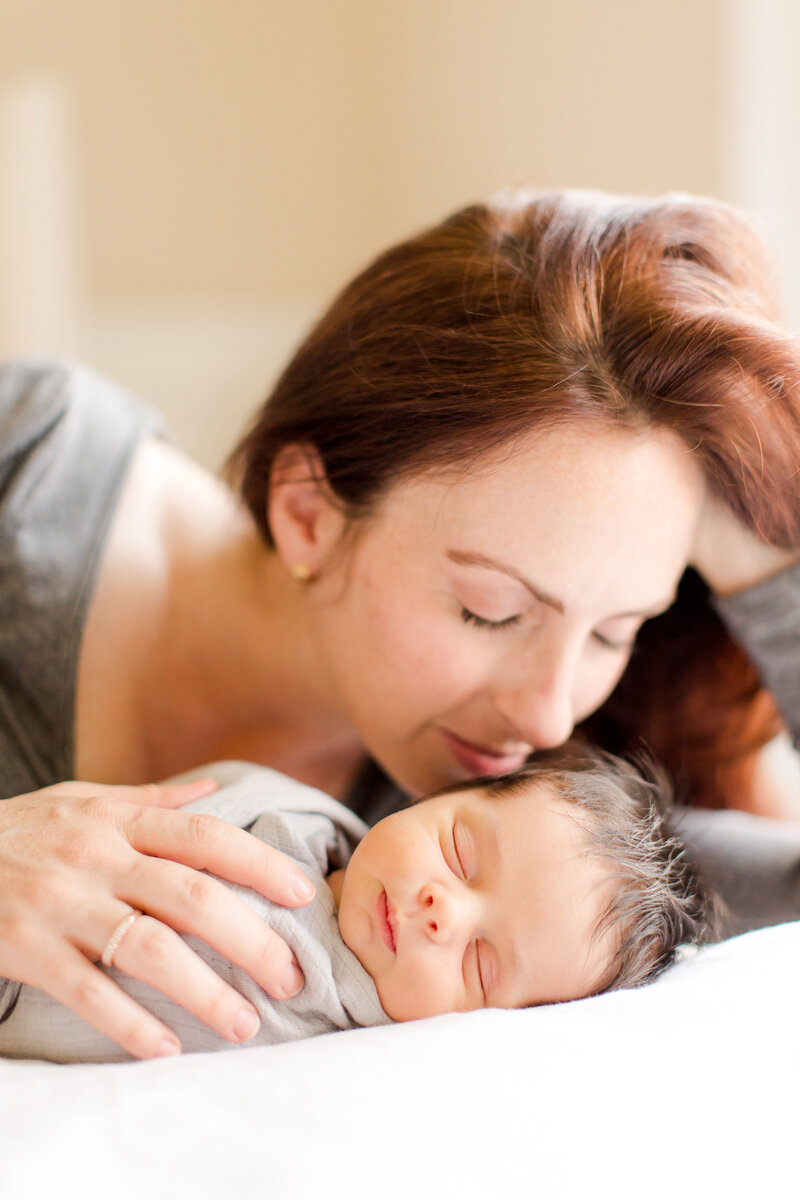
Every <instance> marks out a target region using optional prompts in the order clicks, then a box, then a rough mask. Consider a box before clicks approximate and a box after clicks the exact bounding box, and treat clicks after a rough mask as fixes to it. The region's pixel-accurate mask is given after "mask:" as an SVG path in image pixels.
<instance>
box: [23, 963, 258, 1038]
mask: <svg viewBox="0 0 800 1200" xmlns="http://www.w3.org/2000/svg"><path fill="white" fill-rule="evenodd" d="M45 958H46V961H47V972H46V978H45V979H42V981H41V982H40V983H39V986H40V987H42V988H43V989H44V990H45V991H47V993H48V995H50V996H52V997H53V999H54V1000H58V1001H59V1002H60V1003H61V1004H63V1005H65V1006H66V1007H67V1008H69V1009H71V1010H72V1011H73V1012H75V1013H77V1014H78V1016H79V1017H82V1018H83V1020H84V1021H86V1022H87V1023H88V1024H89V1025H92V1026H93V1027H94V1028H95V1029H97V1030H99V1031H100V1033H103V1034H105V1036H106V1037H108V1038H110V1039H111V1041H112V1042H116V1044H117V1045H118V1046H121V1047H122V1049H123V1050H127V1052H128V1054H132V1055H133V1057H134V1058H159V1057H164V1056H167V1055H172V1054H180V1051H181V1046H180V1042H179V1041H178V1039H177V1037H176V1036H175V1034H174V1033H173V1032H172V1030H171V1029H168V1028H167V1026H166V1025H163V1024H162V1023H161V1021H159V1020H158V1018H157V1017H154V1016H153V1014H152V1013H149V1012H148V1011H147V1010H146V1009H144V1008H142V1006H141V1005H140V1004H137V1003H136V1001H135V1000H133V999H132V998H131V997H130V996H128V995H127V994H126V993H125V992H123V990H122V988H120V987H117V985H116V984H115V983H114V982H113V980H111V979H109V978H108V976H107V975H105V974H104V973H103V972H102V971H100V970H98V968H97V967H95V966H94V965H93V964H92V963H91V962H90V960H89V959H88V958H86V957H85V956H84V955H83V954H81V953H80V951H79V950H76V949H75V947H74V946H71V945H70V944H69V943H68V942H63V941H61V942H58V943H55V944H53V945H52V946H48V947H47V950H46V954H45ZM240 999H241V997H240Z"/></svg>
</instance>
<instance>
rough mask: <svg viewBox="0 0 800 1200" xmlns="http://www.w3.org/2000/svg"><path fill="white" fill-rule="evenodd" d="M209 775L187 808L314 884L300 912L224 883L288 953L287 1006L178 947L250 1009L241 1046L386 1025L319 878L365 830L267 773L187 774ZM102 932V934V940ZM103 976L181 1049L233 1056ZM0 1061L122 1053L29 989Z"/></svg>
mask: <svg viewBox="0 0 800 1200" xmlns="http://www.w3.org/2000/svg"><path fill="white" fill-rule="evenodd" d="M205 774H211V775H213V776H214V777H215V778H217V779H218V780H219V782H220V783H221V784H223V785H224V786H222V787H221V788H220V790H219V791H218V792H216V793H215V794H214V795H212V796H209V797H207V798H206V799H204V800H201V801H197V802H196V803H194V804H190V805H188V806H187V809H188V811H191V812H206V813H212V814H214V815H216V816H219V817H222V818H223V819H224V820H226V821H230V822H232V823H233V824H235V825H239V826H240V827H241V828H243V829H248V830H249V831H250V832H251V833H252V834H253V835H254V836H255V837H257V838H260V839H261V840H262V841H265V842H268V843H269V844H270V845H272V846H275V847H276V848H277V849H278V850H281V851H282V852H283V853H284V854H287V855H289V857H290V858H292V859H294V861H295V862H296V863H297V864H298V866H300V867H301V868H302V870H303V871H304V872H305V873H306V874H307V875H308V876H309V878H310V879H311V880H312V882H313V883H314V885H315V887H316V897H315V899H314V900H313V901H312V902H311V904H309V905H307V906H306V907H305V908H298V909H290V908H281V907H280V906H279V905H277V904H272V903H271V902H270V901H269V900H266V899H265V898H264V897H263V896H260V895H259V894H258V893H257V892H253V891H250V890H249V889H247V888H242V887H239V886H235V885H233V884H228V885H227V886H228V887H230V888H231V889H232V890H233V891H235V892H236V893H237V894H238V895H239V896H241V897H242V898H243V899H244V900H245V901H246V902H247V904H249V905H250V907H251V908H252V909H253V910H254V911H255V912H257V913H258V915H259V916H261V917H263V919H264V920H265V921H266V922H267V923H268V924H269V925H270V926H271V927H272V928H273V929H274V930H275V932H276V933H278V934H279V935H280V936H281V937H282V938H284V939H285V940H286V941H287V942H288V944H289V945H290V946H291V948H292V950H293V951H294V953H295V955H296V957H297V961H298V962H299V964H300V968H301V970H302V971H303V974H304V976H305V985H304V987H303V989H302V990H301V992H300V993H299V995H297V996H296V997H295V998H294V999H293V1000H280V1001H278V1000H272V999H270V997H269V996H267V994H266V993H265V992H264V991H262V989H261V988H260V987H259V986H258V984H256V983H255V982H254V980H253V979H251V977H250V976H249V975H248V974H247V972H246V971H244V970H243V969H242V968H241V967H237V966H236V965H234V964H233V963H231V962H229V960H228V959H226V958H225V957H224V956H223V955H222V954H220V953H219V952H218V951H217V950H214V949H213V948H212V947H210V946H208V945H207V944H206V943H205V942H203V941H201V940H200V939H199V938H196V937H193V936H191V935H187V936H186V937H185V941H186V942H188V944H189V945H190V946H191V947H192V949H193V950H195V951H196V952H197V954H198V955H199V956H200V957H201V958H202V959H203V960H204V961H205V962H207V963H208V964H209V965H210V966H211V967H212V968H213V969H214V970H215V971H216V972H217V973H218V974H219V975H220V976H222V978H223V979H225V980H226V982H228V983H229V984H230V985H231V986H232V987H234V988H236V990H237V991H239V992H241V994H242V995H243V996H246V997H247V999H248V1000H249V1001H250V1002H251V1004H253V1006H254V1007H255V1009H256V1010H257V1012H258V1014H259V1017H260V1019H261V1028H260V1029H259V1031H258V1033H257V1034H256V1035H255V1037H254V1038H252V1039H251V1040H250V1041H249V1042H246V1043H242V1047H241V1048H243V1047H245V1046H249V1047H252V1046H263V1045H273V1044H276V1043H279V1042H289V1041H295V1040H296V1039H298V1038H304V1037H311V1036H313V1035H315V1034H320V1033H332V1032H335V1031H336V1030H342V1029H354V1028H359V1027H362V1026H368V1025H386V1024H391V1021H390V1018H389V1017H388V1016H387V1015H386V1013H385V1012H384V1011H383V1009H382V1008H381V1005H380V1001H379V999H378V993H377V990H376V988H375V984H374V983H373V981H372V979H371V977H370V976H369V975H368V974H367V972H366V971H365V970H364V968H363V967H362V966H361V964H360V962H359V961H358V959H357V958H356V957H355V955H354V954H352V953H351V951H350V950H348V948H347V946H346V945H345V944H344V942H343V941H342V938H341V934H340V933H339V926H338V923H337V919H336V906H335V904H334V901H333V894H332V892H331V890H330V888H329V887H328V885H327V883H326V882H325V876H326V875H327V874H328V873H329V872H330V871H332V870H335V869H337V868H338V867H343V866H345V865H346V863H347V862H348V860H349V858H350V855H351V854H352V851H353V848H354V846H355V845H356V844H357V843H358V842H359V841H360V839H361V837H362V836H363V835H364V833H365V832H366V829H367V826H366V825H365V824H364V823H363V822H362V821H361V820H360V819H359V818H358V817H356V816H355V814H354V813H352V812H351V811H350V810H349V809H347V808H345V807H344V805H342V804H339V803H338V802H337V801H335V800H332V799H331V798H330V797H329V796H326V795H324V793H322V792H318V791H316V790H315V789H314V788H309V787H306V786H305V785H304V784H300V783H297V782H296V781H295V780H293V779H289V778H287V777H286V776H285V775H281V774H279V773H278V772H277V771H272V770H269V769H268V768H266V767H252V766H250V765H249V764H245V763H223V764H216V765H214V766H211V767H207V768H204V769H202V770H201V771H198V772H192V775H191V776H184V777H183V778H191V777H192V776H199V775H205ZM110 934H111V930H109V936H110ZM107 974H108V975H110V977H111V978H112V979H113V980H114V981H115V982H116V983H117V984H118V985H119V986H120V987H121V988H122V989H123V990H124V991H126V992H127V993H128V994H129V995H131V996H133V998H134V999H135V1000H137V1001H138V1002H139V1003H140V1004H142V1005H143V1007H145V1008H147V1009H149V1011H151V1012H153V1013H154V1014H155V1015H156V1016H157V1017H159V1019H160V1020H162V1021H163V1022H164V1024H165V1025H167V1026H168V1027H169V1028H170V1029H172V1030H174V1032H175V1033H176V1034H177V1035H178V1038H179V1040H180V1042H181V1046H182V1047H183V1050H184V1051H185V1052H192V1051H211V1050H229V1049H238V1048H240V1047H239V1046H236V1045H234V1044H233V1043H231V1042H228V1041H226V1040H225V1038H223V1037H221V1036H220V1035H219V1034H216V1033H214V1032H213V1031H212V1030H210V1029H209V1028H208V1027H207V1026H206V1025H204V1024H203V1023H202V1022H201V1021H200V1020H199V1019H198V1018H197V1017H195V1016H193V1015H192V1014H191V1013H188V1012H186V1011H185V1009H183V1008H181V1007H180V1006H179V1005H178V1004H176V1003H175V1002H174V1001H173V1000H170V999H169V998H168V997H166V996H164V995H163V994H162V993H160V992H157V991H156V990H155V989H154V988H151V987H150V986H149V985H148V984H145V983H141V982H140V981H139V980H136V979H131V978H130V977H129V976H126V975H124V974H122V973H121V972H120V971H117V970H116V969H115V968H114V967H111V968H109V969H108V971H107ZM0 1054H4V1055H9V1056H13V1057H24V1058H44V1059H49V1060H51V1061H53V1062H117V1061H123V1060H125V1059H127V1058H129V1056H128V1055H127V1054H126V1053H125V1052H124V1051H123V1050H121V1049H120V1048H119V1046H117V1045H115V1044H114V1042H112V1041H110V1040H109V1039H108V1038H106V1037H105V1036H104V1035H103V1034H101V1033H98V1032H97V1031H96V1030H95V1029H93V1028H92V1027H91V1026H90V1025H88V1024H87V1023H86V1022H85V1021H83V1020H82V1019H81V1018H80V1017H78V1016H76V1015H75V1013H73V1012H71V1011H70V1010H69V1009H68V1008H65V1007H64V1006H63V1005H61V1004H59V1003H58V1002H57V1001H55V1000H53V999H52V998H51V997H50V996H48V995H46V993H44V992H42V991H40V990H39V989H37V988H33V987H29V986H23V987H22V989H21V991H20V994H19V997H18V999H17V1003H16V1005H15V1007H14V1009H13V1011H12V1013H11V1014H10V1016H9V1017H8V1019H7V1020H6V1021H4V1022H2V1023H0Z"/></svg>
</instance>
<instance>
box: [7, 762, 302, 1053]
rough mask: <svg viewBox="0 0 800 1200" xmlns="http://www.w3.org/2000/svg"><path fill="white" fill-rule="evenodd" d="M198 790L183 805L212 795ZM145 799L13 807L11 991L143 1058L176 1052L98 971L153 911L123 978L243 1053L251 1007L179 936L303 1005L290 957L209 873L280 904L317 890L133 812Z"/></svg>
mask: <svg viewBox="0 0 800 1200" xmlns="http://www.w3.org/2000/svg"><path fill="white" fill-rule="evenodd" d="M187 786H188V790H189V794H188V795H187V794H186V788H181V789H180V790H181V791H182V793H183V794H182V800H183V802H186V801H187V800H188V799H189V798H190V796H191V798H197V791H196V789H197V788H198V787H199V788H201V789H203V788H207V787H209V784H208V783H206V782H204V781H199V783H193V784H191V785H187ZM211 786H212V787H213V786H214V785H213V784H212V785H211ZM193 788H194V789H195V791H194V792H192V789H193ZM169 790H170V789H167V791H169ZM173 794H174V793H173ZM121 795H124V796H125V797H126V799H127V800H128V802H124V801H122V800H121V799H119V798H117V797H119V796H121ZM141 798H142V793H141V791H140V790H139V789H116V788H113V789H105V788H101V787H98V786H97V785H93V784H77V783H73V784H65V785H61V786H56V787H51V788H43V789H41V791H39V792H32V793H29V794H28V795H26V796H17V797H12V798H9V799H7V800H4V801H2V803H0V880H2V886H1V887H0V977H5V978H8V979H13V980H18V981H20V982H22V983H28V984H32V985H34V986H36V987H39V988H41V989H42V990H43V991H45V992H47V993H49V994H50V995H51V996H54V997H55V998H56V999H58V1000H60V1001H61V1002H62V1003H64V1004H66V1005H67V1006H68V1007H69V1008H71V1009H73V1010H74V1011H76V1012H78V1013H79V1014H80V1015H81V1016H82V1017H83V1018H84V1019H85V1020H86V1021H88V1022H89V1023H90V1024H91V1025H93V1026H95V1028H97V1029H99V1030H101V1031H102V1032H103V1033H105V1034H107V1035H108V1036H109V1037H110V1038H112V1039H113V1040H114V1041H116V1042H118V1043H119V1044H120V1045H122V1046H123V1047H124V1048H125V1049H126V1050H128V1051H129V1052H130V1053H131V1054H133V1055H136V1056H137V1057H140V1058H147V1057H151V1056H153V1055H156V1054H159V1053H167V1052H176V1050H177V1043H176V1040H175V1037H174V1035H173V1034H171V1033H170V1031H169V1030H167V1029H166V1028H165V1026H164V1025H162V1023H161V1022H160V1021H158V1020H157V1018H155V1017H154V1016H152V1014H149V1013H147V1012H145V1010H144V1009H142V1008H141V1007H140V1006H139V1005H138V1004H136V1002H135V1001H134V1000H133V999H132V998H131V997H130V996H128V995H127V994H125V993H124V992H123V990H122V989H121V988H119V987H118V986H117V985H116V984H115V983H114V982H113V981H112V980H110V979H108V978H107V977H106V976H105V975H104V974H103V972H102V971H101V970H99V969H98V967H96V966H95V965H94V962H95V961H96V960H97V959H98V958H99V957H100V955H101V954H102V952H103V949H104V947H105V946H106V945H107V944H108V941H109V939H110V938H111V937H112V934H113V932H114V929H115V928H117V926H118V924H119V922H120V920H121V919H122V918H123V917H124V916H125V914H126V912H127V911H128V910H129V908H130V907H133V908H137V909H142V910H145V912H149V913H151V914H155V915H154V916H148V917H147V918H145V917H140V918H138V919H137V920H136V922H134V924H133V925H132V926H131V927H130V928H128V929H127V930H126V931H125V934H124V937H123V938H122V939H121V941H120V944H119V946H118V947H117V948H116V951H115V962H116V963H117V965H122V966H123V969H125V966H124V964H126V963H127V967H128V969H129V970H130V973H131V974H134V975H136V977H137V978H139V979H141V980H144V981H145V982H149V983H151V984H152V985H153V986H154V987H159V985H160V984H161V985H163V986H164V987H166V989H167V992H168V994H169V995H170V996H171V997H172V998H173V999H174V1000H175V1001H176V1002H177V1003H178V1004H180V1005H182V1006H184V1007H186V1008H188V1009H190V1010H191V1011H192V1012H194V1013H196V1015H198V1016H199V1017H200V1019H202V1020H206V1021H208V1022H209V1023H210V1024H211V1025H212V1027H213V1028H214V1029H216V1030H217V1031H218V1032H220V1033H221V1034H222V1035H223V1036H225V1037H227V1038H230V1039H231V1040H242V1039H243V1038H244V1037H246V1036H249V1033H248V1030H249V1025H252V1024H253V1021H252V1014H251V1013H249V1012H248V1004H247V1001H245V1000H244V999H243V998H242V997H241V996H240V995H239V994H238V993H237V992H236V991H235V990H234V989H233V988H231V987H229V985H228V984H227V983H224V982H221V981H219V980H218V978H217V977H216V976H215V974H214V973H213V972H210V973H209V970H210V969H208V968H206V967H205V966H204V964H203V963H202V962H201V960H200V959H199V958H197V956H196V955H195V954H194V951H193V950H191V949H190V947H188V946H187V945H186V944H185V943H184V942H182V941H181V940H180V938H179V937H178V935H177V933H175V932H173V931H172V929H174V928H175V927H177V928H178V929H184V928H185V929H186V930H188V931H191V932H193V933H196V934H197V936H198V937H200V938H202V939H203V940H204V941H206V942H210V943H212V944H213V945H214V946H216V947H217V949H218V950H219V951H220V953H222V954H223V955H225V956H226V957H227V958H230V959H232V960H233V961H235V962H238V963H240V964H241V965H242V966H243V967H244V968H245V969H246V970H247V971H248V972H249V973H250V974H251V975H252V976H253V977H254V978H255V979H256V980H257V981H258V982H259V983H260V984H261V986H262V987H264V989H265V990H266V991H268V992H270V993H271V994H272V995H273V996H275V997H280V998H282V997H286V996H289V995H294V994H295V993H296V992H297V991H298V990H299V987H300V986H301V984H302V979H301V977H300V975H299V972H298V970H297V967H296V965H295V963H294V960H293V958H292V955H291V951H290V950H289V948H288V947H287V946H286V945H285V943H284V942H283V941H282V940H281V939H280V938H279V937H277V935H276V934H275V933H274V932H273V931H272V930H270V929H269V928H268V927H267V926H266V924H265V923H264V922H263V921H261V920H260V919H259V918H258V917H257V916H256V915H255V913H254V912H253V911H252V909H250V908H249V907H248V906H247V904H246V903H245V902H244V900H242V899H241V898H240V897H238V896H236V895H235V894H233V893H231V892H229V890H228V889H227V888H225V887H224V885H223V884H221V883H220V882H219V880H216V879H212V878H211V877H210V876H208V875H205V874H202V873H201V870H202V869H206V870H208V871H211V872H213V873H214V874H217V875H220V876H223V877H225V878H228V879H230V880H232V881H234V882H238V883H241V884H244V885H247V886H250V887H253V888H255V889H257V890H258V891H260V892H262V893H264V894H266V895H267V896H268V897H269V898H270V899H272V900H275V901H277V902H278V903H285V904H292V905H297V904H302V903H306V902H307V900H309V899H310V898H311V896H312V895H313V888H312V887H311V885H310V883H309V882H308V881H307V880H306V879H305V877H304V876H303V875H302V874H301V873H300V872H299V871H298V869H297V867H295V866H294V864H292V863H291V862H290V861H289V860H288V859H286V858H285V857H284V856H283V855H281V854H279V853H278V852H277V851H275V850H272V849H271V848H269V847H267V846H264V845H263V844H262V843H261V842H259V841H258V840H257V839H256V838H254V837H252V836H251V835H250V834H248V833H246V832H244V831H243V830H241V829H238V828H236V827H235V826H231V825H228V824H226V823H225V822H224V821H220V820H218V819H216V818H213V817H206V816H200V815H198V814H194V813H186V812H176V811H172V810H171V809H170V808H168V807H167V808H164V807H156V806H152V805H151V806H147V807H144V806H142V805H141V804H132V803H130V802H129V801H130V799H141ZM162 798H164V797H163V796H162ZM166 798H167V799H168V800H169V799H171V798H172V797H170V796H167V797H166ZM170 860H174V861H170ZM196 868H200V870H198V869H196ZM303 885H305V886H306V888H307V892H306V894H305V895H303ZM139 893H141V894H139ZM159 916H160V917H162V918H163V921H162V922H161V923H159V921H158V919H157V918H158V917H159ZM137 926H139V927H140V928H139V930H138V931H137ZM162 926H170V927H172V929H170V928H163V930H162ZM154 930H155V932H154ZM148 931H149V933H148ZM144 934H148V936H147V937H146V938H145V937H144V936H143V935H144ZM165 935H166V940H165ZM165 945H171V946H172V948H173V950H175V947H176V946H177V947H178V949H177V950H175V954H176V955H177V956H178V957H177V959H176V962H177V963H178V964H179V966H178V968H172V967H170V966H169V964H168V962H167V960H166V958H165V950H164V947H165ZM120 953H121V954H122V960H120ZM246 1017H247V1018H250V1020H249V1025H248V1021H247V1020H246V1019H245V1018H246Z"/></svg>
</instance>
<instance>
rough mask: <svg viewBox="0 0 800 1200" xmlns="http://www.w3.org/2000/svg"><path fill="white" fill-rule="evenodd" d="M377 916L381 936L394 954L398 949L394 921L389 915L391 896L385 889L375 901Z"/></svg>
mask: <svg viewBox="0 0 800 1200" xmlns="http://www.w3.org/2000/svg"><path fill="white" fill-rule="evenodd" d="M375 916H376V918H377V924H378V929H379V931H380V935H381V938H382V939H383V941H384V942H385V943H386V945H387V946H388V947H389V949H390V950H391V952H392V954H395V953H396V951H397V942H396V940H395V936H394V929H393V928H392V922H391V919H390V917H389V897H388V896H387V895H386V892H385V891H383V890H381V893H380V895H379V896H378V899H377V901H376V902H375Z"/></svg>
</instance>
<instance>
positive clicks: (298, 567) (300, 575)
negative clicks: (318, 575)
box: [290, 562, 311, 583]
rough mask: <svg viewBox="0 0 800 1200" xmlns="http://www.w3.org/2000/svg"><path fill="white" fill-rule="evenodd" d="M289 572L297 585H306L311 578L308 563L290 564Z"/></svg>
mask: <svg viewBox="0 0 800 1200" xmlns="http://www.w3.org/2000/svg"><path fill="white" fill-rule="evenodd" d="M290 571H291V575H292V578H293V579H296V580H297V582H298V583H308V581H309V579H310V578H311V567H310V566H309V565H308V563H304V562H299V563H292V566H291V567H290Z"/></svg>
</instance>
